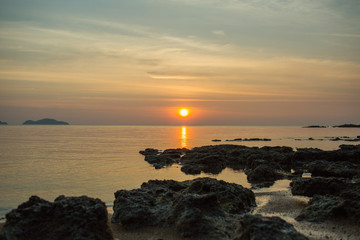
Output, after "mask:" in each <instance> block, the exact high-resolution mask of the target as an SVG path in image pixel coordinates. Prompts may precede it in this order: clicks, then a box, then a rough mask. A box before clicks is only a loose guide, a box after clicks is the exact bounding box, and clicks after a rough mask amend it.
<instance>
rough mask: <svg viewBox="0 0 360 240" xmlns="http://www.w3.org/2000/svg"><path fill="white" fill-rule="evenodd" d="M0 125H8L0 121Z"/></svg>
mask: <svg viewBox="0 0 360 240" xmlns="http://www.w3.org/2000/svg"><path fill="white" fill-rule="evenodd" d="M0 125H8V123H7V122H2V121H0Z"/></svg>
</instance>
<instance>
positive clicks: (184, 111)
mask: <svg viewBox="0 0 360 240" xmlns="http://www.w3.org/2000/svg"><path fill="white" fill-rule="evenodd" d="M179 114H180V116H181V117H187V116H189V109H187V108H181V109H180V110H179Z"/></svg>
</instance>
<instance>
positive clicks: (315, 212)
mask: <svg viewBox="0 0 360 240" xmlns="http://www.w3.org/2000/svg"><path fill="white" fill-rule="evenodd" d="M344 202H345V200H344V199H342V198H340V197H337V196H331V195H326V196H320V195H314V196H313V198H312V199H311V200H310V201H309V204H308V206H307V207H305V209H304V210H303V211H302V212H301V214H300V215H299V216H298V217H296V220H298V221H302V220H306V221H310V222H319V221H324V220H326V219H329V218H334V217H345V216H346V213H345V210H344Z"/></svg>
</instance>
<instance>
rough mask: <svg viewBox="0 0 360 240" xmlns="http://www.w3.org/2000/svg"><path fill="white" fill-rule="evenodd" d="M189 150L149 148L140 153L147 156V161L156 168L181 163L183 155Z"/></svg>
mask: <svg viewBox="0 0 360 240" xmlns="http://www.w3.org/2000/svg"><path fill="white" fill-rule="evenodd" d="M186 151H188V150H187V149H186V148H178V149H167V150H165V151H164V152H161V151H160V150H158V149H153V148H147V149H145V150H144V151H140V152H139V153H140V154H142V155H144V156H145V161H147V162H148V163H150V164H151V165H153V166H154V167H155V168H156V169H160V168H164V167H166V166H171V165H172V164H174V163H179V161H180V158H181V156H182V155H183V154H184V153H185V152H186Z"/></svg>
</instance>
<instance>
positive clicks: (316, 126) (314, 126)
mask: <svg viewBox="0 0 360 240" xmlns="http://www.w3.org/2000/svg"><path fill="white" fill-rule="evenodd" d="M303 128H327V126H320V125H310V126H305V127H303Z"/></svg>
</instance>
